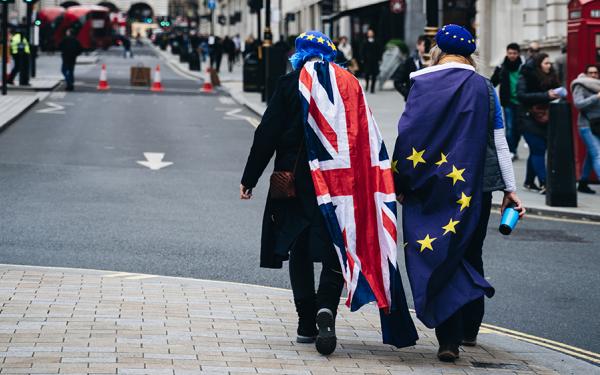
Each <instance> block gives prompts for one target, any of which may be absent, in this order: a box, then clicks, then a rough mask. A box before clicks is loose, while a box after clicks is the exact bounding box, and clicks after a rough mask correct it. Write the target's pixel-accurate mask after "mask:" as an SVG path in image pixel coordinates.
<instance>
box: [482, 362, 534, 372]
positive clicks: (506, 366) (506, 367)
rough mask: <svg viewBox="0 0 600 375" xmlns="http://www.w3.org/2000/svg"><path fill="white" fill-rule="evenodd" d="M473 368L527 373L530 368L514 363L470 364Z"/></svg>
mask: <svg viewBox="0 0 600 375" xmlns="http://www.w3.org/2000/svg"><path fill="white" fill-rule="evenodd" d="M471 364H472V365H473V367H476V368H486V369H496V370H512V371H529V370H530V368H529V367H527V366H525V365H519V364H516V363H491V362H471Z"/></svg>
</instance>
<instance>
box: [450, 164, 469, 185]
mask: <svg viewBox="0 0 600 375" xmlns="http://www.w3.org/2000/svg"><path fill="white" fill-rule="evenodd" d="M464 171H465V169H464V168H463V169H456V167H455V166H454V165H453V166H452V172H451V173H448V174H447V175H446V177H450V178H451V179H452V185H456V181H465V179H464V178H463V176H462V174H463V172H464Z"/></svg>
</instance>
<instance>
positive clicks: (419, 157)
mask: <svg viewBox="0 0 600 375" xmlns="http://www.w3.org/2000/svg"><path fill="white" fill-rule="evenodd" d="M424 153H425V150H423V151H419V152H417V150H415V148H414V147H413V149H412V155H411V156H409V157H407V158H406V159H407V160H411V161H412V162H413V168H416V167H417V164H419V163H423V164H425V159H423V154H424Z"/></svg>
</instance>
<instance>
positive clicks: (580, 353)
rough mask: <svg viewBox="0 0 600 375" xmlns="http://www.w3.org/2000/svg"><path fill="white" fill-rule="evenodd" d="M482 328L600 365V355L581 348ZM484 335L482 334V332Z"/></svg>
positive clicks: (493, 328) (499, 328)
mask: <svg viewBox="0 0 600 375" xmlns="http://www.w3.org/2000/svg"><path fill="white" fill-rule="evenodd" d="M481 327H482V328H484V329H485V330H487V331H488V332H490V333H495V334H498V335H502V336H507V337H511V338H513V339H517V340H521V341H525V342H529V343H532V344H535V345H539V346H543V347H546V348H549V349H552V350H556V351H557V352H560V353H564V354H567V355H570V356H572V357H576V358H580V359H583V360H586V361H589V362H591V363H594V364H598V365H600V354H598V353H594V352H590V351H587V350H584V349H581V348H577V347H575V346H571V345H567V344H563V343H561V342H558V341H553V340H549V339H545V338H543V337H537V336H533V335H528V334H526V333H523V332H519V331H513V330H512V329H507V328H502V327H497V326H494V325H491V324H486V323H483V324H482V325H481ZM482 333H484V332H482Z"/></svg>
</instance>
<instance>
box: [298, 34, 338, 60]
mask: <svg viewBox="0 0 600 375" xmlns="http://www.w3.org/2000/svg"><path fill="white" fill-rule="evenodd" d="M336 55H337V48H336V46H335V44H333V42H332V41H331V39H329V37H328V36H327V35H325V34H323V33H322V32H320V31H314V30H311V31H307V32H304V33H302V34H300V35H298V37H297V38H296V53H295V54H294V55H293V56H292V58H290V61H292V65H302V64H303V63H304V62H306V61H307V60H308V59H310V58H313V57H321V58H322V59H323V60H325V61H334V60H335V56H336ZM294 68H296V69H297V66H294Z"/></svg>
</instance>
